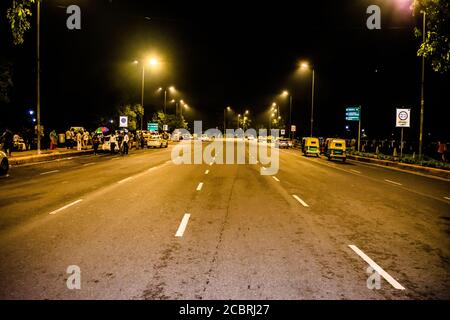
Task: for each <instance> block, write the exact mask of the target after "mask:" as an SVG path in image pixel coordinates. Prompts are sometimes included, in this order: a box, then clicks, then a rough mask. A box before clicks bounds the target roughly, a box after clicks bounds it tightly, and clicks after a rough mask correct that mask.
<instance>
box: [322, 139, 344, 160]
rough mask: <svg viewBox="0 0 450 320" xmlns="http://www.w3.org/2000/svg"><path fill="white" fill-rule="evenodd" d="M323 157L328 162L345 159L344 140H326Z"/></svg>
mask: <svg viewBox="0 0 450 320" xmlns="http://www.w3.org/2000/svg"><path fill="white" fill-rule="evenodd" d="M325 155H326V157H327V158H328V160H332V159H341V160H342V161H343V162H345V160H346V159H347V151H346V143H345V140H344V139H331V138H330V139H327V140H326V142H325Z"/></svg>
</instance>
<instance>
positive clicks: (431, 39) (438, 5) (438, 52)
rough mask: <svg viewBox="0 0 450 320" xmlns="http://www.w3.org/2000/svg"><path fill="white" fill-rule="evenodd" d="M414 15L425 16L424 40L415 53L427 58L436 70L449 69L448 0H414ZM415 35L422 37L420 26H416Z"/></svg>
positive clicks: (449, 22)
mask: <svg viewBox="0 0 450 320" xmlns="http://www.w3.org/2000/svg"><path fill="white" fill-rule="evenodd" d="M413 10H414V14H415V15H417V16H418V15H423V13H425V16H426V34H425V42H424V43H422V44H421V46H420V48H419V50H418V52H417V54H418V55H419V56H423V57H425V59H427V60H429V61H430V63H431V66H432V68H433V70H434V71H436V72H441V73H444V72H447V71H448V70H449V69H450V39H449V38H450V37H449V30H450V5H449V1H448V0H415V1H414V4H413ZM415 34H416V36H417V37H422V36H423V34H422V28H416V29H415Z"/></svg>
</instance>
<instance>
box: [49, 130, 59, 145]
mask: <svg viewBox="0 0 450 320" xmlns="http://www.w3.org/2000/svg"><path fill="white" fill-rule="evenodd" d="M57 147H58V136H57V134H56V131H55V130H53V131H51V132H50V150H55V149H56V148H57Z"/></svg>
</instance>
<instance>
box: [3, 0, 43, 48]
mask: <svg viewBox="0 0 450 320" xmlns="http://www.w3.org/2000/svg"><path fill="white" fill-rule="evenodd" d="M38 1H40V0H38ZM34 3H36V0H13V1H12V5H11V7H10V8H8V10H7V12H6V17H7V18H8V20H9V25H10V27H11V32H12V35H13V42H14V44H15V45H19V44H22V43H23V42H24V35H25V32H27V31H28V30H29V29H30V28H31V23H30V21H29V18H30V17H31V16H32V15H33V13H32V12H31V6H32V5H33V4H34Z"/></svg>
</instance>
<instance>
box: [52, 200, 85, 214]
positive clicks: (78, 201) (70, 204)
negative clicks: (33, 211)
mask: <svg viewBox="0 0 450 320" xmlns="http://www.w3.org/2000/svg"><path fill="white" fill-rule="evenodd" d="M81 201H83V199H79V200H77V201H74V202H72V203H69V204H68V205H66V206H64V207H62V208H59V209H57V210H55V211H52V212H50V213H49V214H51V215H55V214H57V213H58V212H61V211H63V210H65V209H67V208H70V207H72V206H74V205H76V204H78V203H80V202H81Z"/></svg>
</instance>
